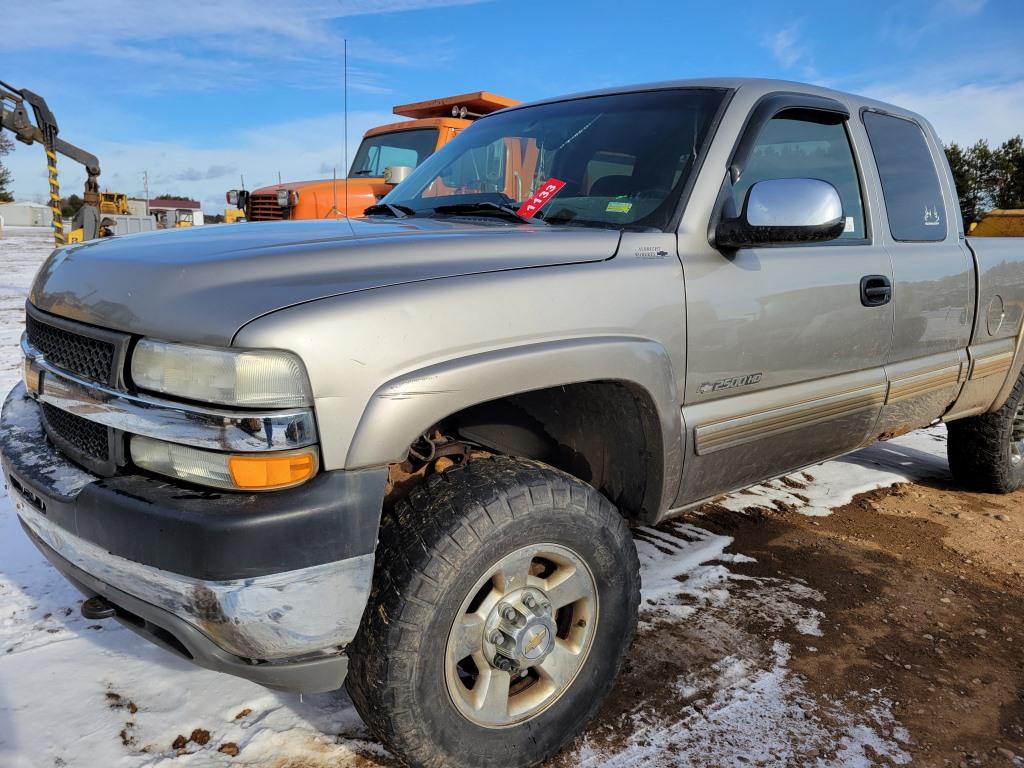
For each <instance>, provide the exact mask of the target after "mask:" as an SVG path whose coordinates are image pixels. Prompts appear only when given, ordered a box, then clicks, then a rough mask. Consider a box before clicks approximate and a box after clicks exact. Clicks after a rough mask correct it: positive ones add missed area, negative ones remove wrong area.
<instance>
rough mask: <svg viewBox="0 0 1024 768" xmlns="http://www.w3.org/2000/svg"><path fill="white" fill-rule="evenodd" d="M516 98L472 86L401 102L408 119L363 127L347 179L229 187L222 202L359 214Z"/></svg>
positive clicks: (256, 210)
mask: <svg viewBox="0 0 1024 768" xmlns="http://www.w3.org/2000/svg"><path fill="white" fill-rule="evenodd" d="M518 103H519V102H518V101H516V100H515V99H509V98H506V97H504V96H498V95H496V94H493V93H488V92H487V91H477V92H475V93H463V94H460V95H458V96H448V97H445V98H442V99H431V100H430V101H420V102H416V103H415V104H401V105H399V106H397V107H395V108H394V110H392V111H393V112H394V113H395V114H396V115H399V116H401V117H406V118H411V119H408V120H403V121H402V122H399V123H389V124H388V125H379V126H377V127H376V128H371V129H370V130H368V131H367V132H366V134H365V135H364V136H363V140H362V142H361V143H360V145H359V149H357V150H356V153H355V157H354V158H353V159H352V167H351V168H350V169H349V172H348V178H347V179H337V180H335V179H317V180H315V181H295V182H285V183H282V184H276V185H273V186H269V187H261V188H260V189H255V190H253V191H252V192H246V191H245V190H231V191H230V192H228V193H227V202H228V204H229V205H232V206H236V207H238V208H242V209H243V210H244V211H245V213H246V218H247V219H248V220H249V221H276V220H279V219H326V218H345V217H346V216H349V215H352V216H361V215H362V214H363V211H364V210H365V209H366V208H368V207H369V206H371V205H373V204H374V203H376V202H377V201H378V200H380V198H382V197H383V196H384V195H386V194H387V193H388V192H389V191H390V190H391V187H392V186H393V185H395V184H397V183H398V182H400V181H402V180H403V179H404V178H405V177H406V176H407V175H408V174H409V172H410V171H411V170H412V169H413V168H415V167H416V166H418V165H419V164H420V163H422V162H423V161H424V160H425V159H426V158H428V157H429V156H430V155H432V154H434V152H436V151H437V150H439V149H440V148H441V147H443V146H444V145H445V144H447V143H448V142H449V141H451V140H452V139H453V138H455V137H456V136H457V135H458V134H459V132H460V131H462V130H463V129H464V128H466V127H467V126H468V125H470V124H471V123H472V122H473V120H475V119H476V118H478V117H482V116H484V115H487V114H490V113H491V112H496V111H498V110H499V109H504V108H505V107H511V106H513V105H515V104H518Z"/></svg>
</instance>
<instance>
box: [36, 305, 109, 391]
mask: <svg viewBox="0 0 1024 768" xmlns="http://www.w3.org/2000/svg"><path fill="white" fill-rule="evenodd" d="M25 330H26V331H27V334H28V343H29V344H31V345H32V346H33V347H35V348H36V349H38V350H39V351H40V352H42V353H43V357H44V358H46V360H47V361H48V362H50V363H52V364H53V365H55V366H57V367H58V368H63V369H65V370H67V371H70V372H72V373H76V374H78V375H79V376H83V377H85V378H87V379H90V380H92V381H99V382H102V383H104V384H108V383H110V382H111V380H112V379H113V378H114V377H115V376H116V372H115V371H114V361H115V360H116V359H117V348H116V346H115V345H114V344H113V343H111V342H109V341H104V340H103V339H94V338H91V337H89V336H84V335H82V334H79V333H74V332H72V331H68V330H65V329H64V328H58V327H56V326H55V325H50V324H49V323H46V322H44V321H42V320H39V319H37V318H35V317H33V316H32V314H28V315H26V317H25Z"/></svg>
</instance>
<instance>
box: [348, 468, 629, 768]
mask: <svg viewBox="0 0 1024 768" xmlns="http://www.w3.org/2000/svg"><path fill="white" fill-rule="evenodd" d="M639 586H640V577H639V563H638V561H637V556H636V550H635V548H634V546H633V542H632V539H631V537H630V535H629V530H628V529H627V527H626V525H625V522H624V521H623V520H622V518H621V516H620V515H619V514H618V512H617V511H616V509H615V508H614V507H613V506H612V504H611V503H610V502H609V501H608V500H607V499H606V498H604V497H603V496H602V495H601V494H599V493H598V492H597V491H596V490H594V489H593V488H591V487H590V486H588V485H586V484H585V483H582V482H580V481H579V480H576V479H575V478H573V477H570V476H569V475H566V474H564V473H562V472H559V471H557V470H554V469H551V468H550V467H547V466H545V465H543V464H540V463H537V462H533V461H524V460H517V459H511V458H506V457H498V458H494V459H487V460H481V461H475V462H471V463H469V464H467V465H465V466H462V467H458V468H454V469H451V470H449V471H448V472H446V473H444V474H442V475H435V476H433V477H431V478H430V479H428V480H427V481H426V482H425V483H424V484H423V485H422V486H420V487H419V488H417V489H415V490H414V491H413V492H412V493H411V494H410V496H409V498H408V499H407V500H406V501H405V502H402V503H400V504H399V505H398V506H397V507H396V509H395V510H394V513H393V514H391V515H388V516H387V517H386V518H385V520H384V521H383V523H382V527H381V535H380V545H379V547H378V553H377V567H376V572H375V575H374V587H373V591H372V594H371V599H370V604H369V605H368V607H367V612H366V615H365V618H364V622H363V625H362V627H361V628H360V632H359V635H358V636H357V638H356V640H355V642H354V643H353V647H352V648H351V649H350V656H351V659H352V661H351V667H350V670H349V675H348V680H347V686H348V689H349V692H350V693H351V695H352V700H353V702H355V705H356V708H357V709H358V710H359V713H360V714H361V715H362V717H363V719H364V720H365V721H366V722H367V724H368V725H369V726H370V728H371V730H372V731H373V732H374V733H375V734H376V735H377V736H378V737H379V738H380V739H381V740H382V741H383V742H384V743H385V745H386V746H387V747H388V748H390V749H391V750H392V751H393V752H395V753H396V754H397V755H398V756H399V758H400V759H401V760H402V761H403V762H404V763H406V764H407V765H412V766H431V767H433V766H473V767H474V768H475V767H476V766H510V767H514V766H529V765H535V764H536V763H538V762H540V761H541V760H543V759H544V758H546V757H548V756H550V755H551V754H553V753H554V752H556V751H557V750H558V749H559V748H561V747H562V746H563V745H565V744H566V743H567V742H568V741H569V740H571V739H572V738H573V737H574V736H575V735H576V734H577V733H578V732H579V731H580V730H581V729H582V728H583V727H584V725H585V724H586V723H587V721H588V720H589V719H590V718H591V717H592V716H593V715H594V713H595V712H596V711H597V708H598V707H599V706H600V704H601V702H602V700H603V699H604V697H605V695H606V694H607V693H608V692H609V690H610V689H611V687H612V684H613V683H614V681H615V678H616V677H617V675H618V673H619V670H620V669H621V667H622V662H623V658H624V655H625V652H626V650H627V649H628V647H629V644H630V642H631V640H632V637H633V633H634V631H635V629H636V616H637V605H638V603H639Z"/></svg>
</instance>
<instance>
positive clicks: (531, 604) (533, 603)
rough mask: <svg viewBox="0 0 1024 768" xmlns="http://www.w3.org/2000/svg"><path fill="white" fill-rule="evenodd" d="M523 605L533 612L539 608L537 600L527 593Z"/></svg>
mask: <svg viewBox="0 0 1024 768" xmlns="http://www.w3.org/2000/svg"><path fill="white" fill-rule="evenodd" d="M523 605H525V606H526V607H527V608H529V609H530V610H533V609H534V608H536V607H537V598H535V597H534V596H533V595H531V594H529V593H527V594H525V595H523Z"/></svg>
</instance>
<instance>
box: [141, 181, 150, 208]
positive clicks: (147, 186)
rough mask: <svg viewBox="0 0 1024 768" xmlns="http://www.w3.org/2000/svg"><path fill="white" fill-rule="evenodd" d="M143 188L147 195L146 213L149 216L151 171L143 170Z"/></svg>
mask: <svg viewBox="0 0 1024 768" xmlns="http://www.w3.org/2000/svg"><path fill="white" fill-rule="evenodd" d="M142 188H143V189H144V190H145V195H146V215H147V216H149V171H143V172H142Z"/></svg>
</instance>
